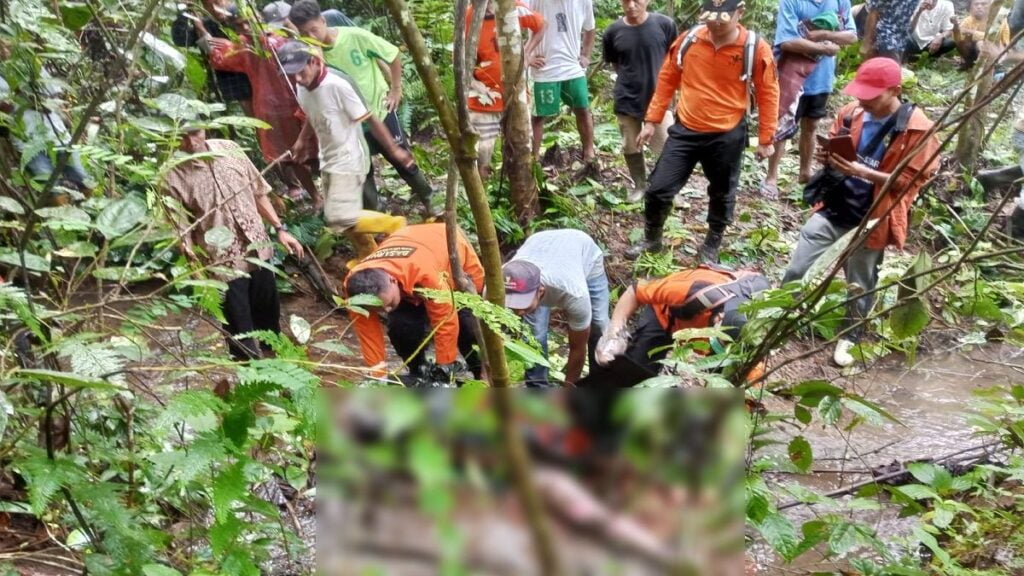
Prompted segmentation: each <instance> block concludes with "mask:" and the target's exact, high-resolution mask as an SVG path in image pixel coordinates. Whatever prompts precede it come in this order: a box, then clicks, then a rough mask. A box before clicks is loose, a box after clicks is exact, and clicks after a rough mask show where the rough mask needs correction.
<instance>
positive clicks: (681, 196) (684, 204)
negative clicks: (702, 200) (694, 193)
mask: <svg viewBox="0 0 1024 576" xmlns="http://www.w3.org/2000/svg"><path fill="white" fill-rule="evenodd" d="M672 206H674V207H676V208H689V207H690V197H689V196H688V195H687V194H686V192H685V191H683V190H680V191H679V192H677V193H676V195H675V198H673V199H672Z"/></svg>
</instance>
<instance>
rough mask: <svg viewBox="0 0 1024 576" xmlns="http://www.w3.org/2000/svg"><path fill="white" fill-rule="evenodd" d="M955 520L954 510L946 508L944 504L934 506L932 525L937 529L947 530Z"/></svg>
mask: <svg viewBox="0 0 1024 576" xmlns="http://www.w3.org/2000/svg"><path fill="white" fill-rule="evenodd" d="M954 518H956V510H954V509H953V508H951V507H949V506H946V505H945V503H944V502H940V503H939V504H937V505H936V506H935V510H934V512H933V515H932V524H935V526H936V527H938V528H943V529H945V528H949V525H950V524H951V523H952V522H953V519H954Z"/></svg>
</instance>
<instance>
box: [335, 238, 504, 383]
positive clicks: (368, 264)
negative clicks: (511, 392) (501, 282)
mask: <svg viewBox="0 0 1024 576" xmlns="http://www.w3.org/2000/svg"><path fill="white" fill-rule="evenodd" d="M458 253H459V261H460V262H461V263H462V270H463V272H464V273H465V274H466V276H467V277H468V278H469V279H470V280H471V281H472V283H473V286H474V287H475V288H476V290H477V293H480V291H482V290H483V286H484V270H483V267H482V266H481V265H480V258H479V257H478V256H477V254H476V251H475V250H473V247H472V246H471V245H470V243H469V241H468V240H467V239H466V237H465V236H464V235H463V234H462V232H461V231H460V232H459V234H458ZM417 288H429V289H434V290H443V291H445V292H448V291H450V290H456V289H457V288H456V282H455V278H454V276H453V275H452V270H451V265H450V263H449V260H448V245H447V242H446V241H445V225H444V224H440V223H439V224H419V225H415V226H406V227H405V228H402V229H401V230H399V231H397V232H395V233H394V234H392V235H391V236H389V237H388V238H387V239H386V240H384V241H383V242H382V243H381V244H380V246H379V247H378V248H377V250H376V251H375V252H373V253H371V254H370V255H369V256H367V257H366V258H364V259H363V260H362V262H360V263H359V264H357V265H356V266H355V267H354V268H353V269H352V272H350V273H349V275H348V277H347V278H346V279H345V292H346V295H347V296H348V297H349V298H351V297H354V296H357V295H360V294H370V295H372V296H376V297H378V298H379V299H380V300H381V305H380V306H370V307H367V309H368V310H369V311H370V315H369V316H362V315H360V314H357V313H356V312H352V313H351V317H352V319H353V321H354V323H355V330H356V336H357V337H358V338H359V347H360V348H361V349H362V353H363V361H364V362H365V363H366V366H368V367H370V368H371V369H372V372H373V373H374V375H376V376H383V375H384V374H385V373H386V372H387V371H388V370H387V364H386V358H387V352H386V350H385V348H384V326H383V325H382V324H381V314H382V313H383V315H384V317H385V318H386V320H385V322H386V324H387V332H388V338H389V339H390V340H391V345H392V346H393V347H394V349H395V352H397V353H398V355H399V356H400V357H401V358H402V359H403V360H404V361H405V362H406V364H407V366H408V367H409V371H410V373H412V374H414V375H424V376H426V375H427V374H426V373H425V371H426V369H427V366H428V365H427V362H426V358H425V357H424V354H423V352H424V351H425V348H426V347H423V350H420V348H421V344H422V343H423V341H424V340H425V339H426V338H427V335H428V334H430V333H431V331H432V330H433V329H434V328H437V331H436V332H435V333H434V352H435V355H436V363H437V366H438V367H439V368H440V369H442V370H444V371H445V373H446V375H448V376H452V375H454V373H455V372H457V371H458V370H457V369H456V366H457V360H458V356H459V353H460V352H461V353H462V357H463V358H464V359H465V361H466V364H467V365H468V366H469V369H470V370H471V371H472V372H473V375H474V376H475V377H476V378H480V376H481V362H480V358H479V356H478V354H477V352H476V351H474V350H473V345H474V344H476V332H475V328H474V324H473V322H472V318H473V316H472V313H471V312H470V311H469V310H465V309H464V310H460V311H458V313H456V311H455V308H454V306H453V305H452V303H451V302H443V301H434V300H430V299H428V298H426V297H424V296H423V295H422V294H419V293H417V292H416V289H417Z"/></svg>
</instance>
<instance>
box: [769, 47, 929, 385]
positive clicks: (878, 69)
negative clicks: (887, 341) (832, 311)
mask: <svg viewBox="0 0 1024 576" xmlns="http://www.w3.org/2000/svg"><path fill="white" fill-rule="evenodd" d="M901 81H902V72H901V70H900V65H899V63H898V62H896V61H895V60H891V59H889V58H884V57H880V58H872V59H870V60H866V61H865V62H864V63H862V64H861V65H860V68H858V69H857V75H856V77H854V79H853V82H850V84H849V85H848V86H847V87H846V89H845V90H844V92H846V93H847V94H848V95H850V96H853V97H854V98H856V99H857V100H856V101H855V102H851V103H849V104H847V105H846V106H844V107H843V108H842V109H841V110H840V111H839V114H838V115H836V119H835V122H834V123H833V124H832V129H831V130H830V131H829V136H830V137H833V138H835V137H837V136H845V135H849V136H850V137H851V138H852V140H853V146H854V148H855V150H856V158H854V159H848V158H844V157H843V156H842V155H840V154H837V153H834V152H833V153H828V152H827V151H825V150H821V151H819V154H818V161H819V162H821V163H823V164H825V165H826V170H828V171H829V173H831V174H834V178H831V179H830V180H832V183H830V184H828V185H821V186H820V187H819V190H820V194H818V196H817V197H814V198H807V200H809V201H810V203H811V204H812V205H813V206H814V208H815V212H814V215H812V216H811V219H810V220H808V221H807V223H806V224H804V227H803V229H802V230H800V239H799V241H798V243H797V246H796V250H795V251H794V252H793V257H792V259H791V261H790V263H789V268H788V269H787V270H786V274H785V276H783V279H782V283H783V284H785V283H786V282H790V281H793V280H799V279H801V278H803V277H804V274H806V273H807V270H808V269H810V267H811V265H812V264H814V262H815V261H816V260H817V259H818V257H819V256H821V255H822V254H824V253H825V252H826V251H827V250H828V248H829V247H830V246H832V245H833V244H835V243H836V242H837V241H838V240H839V239H840V238H842V237H843V236H844V235H845V234H846V233H847V232H849V231H850V230H852V229H853V228H856V227H857V226H859V225H860V223H861V222H862V221H863V220H864V218H868V219H869V220H877V223H876V224H875V225H874V228H872V229H871V231H870V233H869V234H868V236H867V238H866V239H864V241H863V242H862V243H860V244H859V247H858V248H856V249H855V250H853V251H852V252H850V253H849V255H848V257H847V259H846V262H845V271H846V281H847V283H848V284H849V286H850V288H851V289H852V291H853V292H854V293H856V292H858V291H864V292H866V293H865V294H864V295H862V296H860V297H859V298H857V299H856V300H854V301H853V302H852V303H851V304H850V307H849V309H848V311H847V318H846V323H845V324H846V326H845V330H844V331H843V334H842V335H841V336H840V339H839V341H838V342H837V343H836V350H835V354H834V356H833V359H834V360H835V362H836V364H837V365H839V366H849V365H851V364H853V361H854V359H853V356H852V355H851V354H850V352H851V350H852V348H853V346H854V345H855V344H856V342H857V341H858V340H859V338H860V335H861V334H862V333H863V322H864V321H865V319H866V317H867V314H868V312H870V311H871V306H872V305H873V304H874V293H873V291H874V288H875V285H876V284H877V283H878V269H879V267H880V266H881V265H882V256H883V255H884V253H885V247H886V246H890V245H891V246H895V247H896V248H898V249H902V248H903V244H904V242H906V240H907V231H908V228H909V224H908V217H909V213H910V206H911V204H913V202H914V199H915V198H916V197H917V193H918V192H919V191H920V189H921V187H922V186H924V184H925V183H926V182H928V180H929V178H931V176H932V174H934V173H935V171H936V170H937V169H938V167H939V158H938V150H939V141H938V139H937V138H936V137H935V135H934V134H930V133H929V131H930V130H931V128H932V124H933V123H932V121H931V120H929V119H928V117H927V116H925V114H924V112H923V111H921V109H920V108H917V107H915V106H914V104H912V103H909V102H907V103H904V102H903V101H902V100H900V93H901V90H902V88H901V85H900V83H901ZM919 145H920V150H919V151H918V147H919ZM911 153H913V156H912V157H911V158H910V160H909V162H908V163H907V165H906V166H905V167H904V168H903V170H901V171H900V172H899V173H898V174H896V167H897V166H899V165H900V164H902V163H903V161H904V159H905V158H906V157H907V156H908V155H909V154H911ZM893 178H895V181H893V182H891V183H890V182H889V180H890V179H893ZM812 182H813V181H812ZM887 183H888V189H887V190H886V192H885V195H884V196H883V197H881V198H879V194H881V192H882V189H883V188H884V187H886V184H887ZM805 196H806V195H805ZM858 242H859V239H855V240H854V243H855V244H854V245H857V243H858Z"/></svg>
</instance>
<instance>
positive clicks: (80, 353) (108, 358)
mask: <svg viewBox="0 0 1024 576" xmlns="http://www.w3.org/2000/svg"><path fill="white" fill-rule="evenodd" d="M61 356H66V357H70V358H71V370H72V371H74V372H75V373H76V374H80V375H82V376H88V377H92V378H97V379H101V378H102V379H105V380H109V381H111V382H115V383H123V382H124V374H121V373H120V372H121V371H122V370H123V369H124V365H125V358H124V356H122V355H121V354H120V353H118V352H117V351H115V350H113V349H111V348H110V347H109V345H108V343H106V342H103V343H96V344H81V343H77V342H74V343H71V344H69V345H67V346H65V347H63V348H62V349H61Z"/></svg>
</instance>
